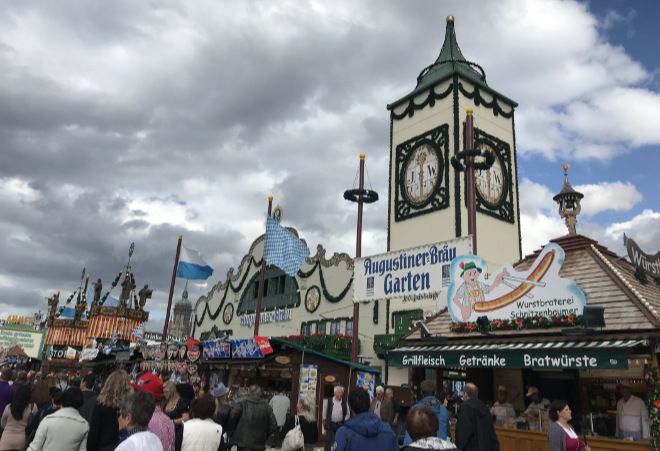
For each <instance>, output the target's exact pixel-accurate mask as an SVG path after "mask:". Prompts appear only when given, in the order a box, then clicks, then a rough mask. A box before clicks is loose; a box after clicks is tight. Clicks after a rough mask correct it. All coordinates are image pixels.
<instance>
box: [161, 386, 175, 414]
mask: <svg viewBox="0 0 660 451" xmlns="http://www.w3.org/2000/svg"><path fill="white" fill-rule="evenodd" d="M178 400H179V395H178V394H177V392H176V384H175V383H174V382H172V381H167V382H164V383H163V399H162V400H161V403H162V405H161V406H160V407H161V409H162V410H163V412H165V414H166V415H169V414H170V412H172V411H173V410H174V408H175V407H176V403H177V401H178Z"/></svg>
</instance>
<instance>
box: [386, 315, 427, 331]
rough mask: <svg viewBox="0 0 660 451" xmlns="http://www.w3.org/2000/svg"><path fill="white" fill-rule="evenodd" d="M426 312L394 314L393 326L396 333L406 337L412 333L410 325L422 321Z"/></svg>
mask: <svg viewBox="0 0 660 451" xmlns="http://www.w3.org/2000/svg"><path fill="white" fill-rule="evenodd" d="M423 317H424V312H423V311H422V310H405V311H401V312H394V313H392V326H393V327H394V333H395V334H398V335H405V334H407V333H408V332H409V331H410V325H411V324H412V323H413V322H414V321H415V320H419V319H422V318H423Z"/></svg>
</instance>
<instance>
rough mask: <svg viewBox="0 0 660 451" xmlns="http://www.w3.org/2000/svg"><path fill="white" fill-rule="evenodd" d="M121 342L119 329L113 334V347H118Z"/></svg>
mask: <svg viewBox="0 0 660 451" xmlns="http://www.w3.org/2000/svg"><path fill="white" fill-rule="evenodd" d="M118 341H119V332H118V331H117V329H115V331H114V332H113V333H112V346H117V342H118Z"/></svg>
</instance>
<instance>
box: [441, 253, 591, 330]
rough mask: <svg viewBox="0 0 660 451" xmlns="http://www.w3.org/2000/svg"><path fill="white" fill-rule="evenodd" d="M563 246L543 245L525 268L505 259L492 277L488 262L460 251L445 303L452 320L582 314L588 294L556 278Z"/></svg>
mask: <svg viewBox="0 0 660 451" xmlns="http://www.w3.org/2000/svg"><path fill="white" fill-rule="evenodd" d="M562 263H564V250H563V249H562V248H561V247H560V246H558V245H557V244H555V243H550V244H546V246H545V247H544V248H543V251H542V252H541V254H540V255H539V256H538V257H537V259H536V261H535V262H534V263H533V264H532V266H531V267H530V269H528V270H527V271H516V270H515V269H513V266H512V265H511V264H510V263H505V264H504V265H503V266H502V267H501V268H499V269H498V270H497V271H496V272H495V273H494V274H495V275H494V276H493V277H491V278H490V279H486V278H485V275H486V274H487V273H488V267H487V265H486V262H485V261H484V260H483V259H482V258H480V257H477V256H476V255H461V256H459V257H456V258H455V259H454V260H453V261H452V262H451V267H450V272H451V285H450V286H449V290H448V291H447V307H448V309H449V314H450V315H451V317H452V319H453V320H454V322H458V323H460V322H467V321H472V322H474V321H476V320H477V318H479V317H480V316H486V317H488V319H489V320H490V321H492V320H494V319H498V320H513V321H515V320H517V319H524V318H527V317H548V318H551V317H561V316H570V315H582V312H583V310H584V306H585V304H586V298H585V296H584V293H583V292H582V290H580V289H579V288H578V286H577V285H576V284H575V281H574V280H570V279H563V278H561V277H559V270H560V268H561V265H562Z"/></svg>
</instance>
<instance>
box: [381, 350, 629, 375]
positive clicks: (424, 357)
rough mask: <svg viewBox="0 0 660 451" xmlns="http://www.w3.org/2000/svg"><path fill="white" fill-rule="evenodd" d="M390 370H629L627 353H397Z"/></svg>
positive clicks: (390, 360)
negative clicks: (410, 368) (411, 368)
mask: <svg viewBox="0 0 660 451" xmlns="http://www.w3.org/2000/svg"><path fill="white" fill-rule="evenodd" d="M387 363H388V364H389V365H390V366H398V367H427V368H534V369H565V368H570V369H578V370H588V369H601V370H619V369H624V370H625V369H628V354H626V353H625V352H620V351H617V352H584V351H582V352H579V351H577V352H560V351H558V350H550V351H547V352H543V351H534V352H516V353H511V354H507V353H502V352H490V353H489V352H474V353H469V352H466V353H450V352H447V353H414V352H410V353H394V352H390V353H389V354H388V357H387Z"/></svg>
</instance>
